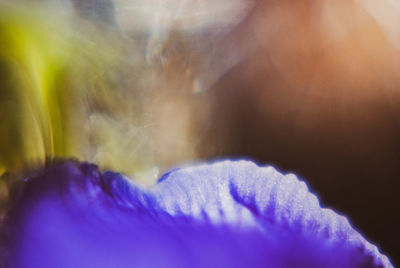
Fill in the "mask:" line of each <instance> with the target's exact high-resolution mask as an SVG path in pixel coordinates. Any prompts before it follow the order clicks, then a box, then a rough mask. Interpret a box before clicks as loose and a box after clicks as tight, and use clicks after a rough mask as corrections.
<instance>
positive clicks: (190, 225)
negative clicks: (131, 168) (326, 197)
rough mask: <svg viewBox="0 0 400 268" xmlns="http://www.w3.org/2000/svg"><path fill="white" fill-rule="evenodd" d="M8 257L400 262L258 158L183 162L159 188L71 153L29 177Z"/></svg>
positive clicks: (90, 263) (67, 262)
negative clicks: (72, 157)
mask: <svg viewBox="0 0 400 268" xmlns="http://www.w3.org/2000/svg"><path fill="white" fill-rule="evenodd" d="M5 222H6V224H5V228H4V232H5V238H6V239H5V240H6V241H7V243H6V246H5V247H4V249H5V251H4V252H3V254H4V257H5V258H4V259H5V260H6V266H7V267H12V268H22V267H24V268H26V267H29V268H36V267H38V268H39V267H40V268H46V267H57V268H63V267H96V268H99V267H117V268H119V267H144V268H146V267H174V268H176V267H274V268H275V267H276V268H280V267H291V268H292V267H308V268H310V267H335V268H336V267H342V268H344V267H392V265H391V263H390V261H389V259H388V258H387V257H386V256H384V255H382V254H381V253H380V252H379V251H378V249H377V247H376V246H374V245H372V244H370V243H369V242H368V241H366V239H364V238H363V236H362V235H361V234H359V233H358V232H357V231H356V230H354V229H353V228H352V226H351V225H350V224H349V222H348V220H347V219H346V218H345V217H343V216H340V215H338V214H336V213H335V212H334V211H332V210H330V209H325V208H321V207H320V205H319V202H318V199H317V197H316V196H315V195H313V194H312V193H310V192H309V190H308V188H307V186H306V184H305V183H304V182H302V181H300V180H299V179H298V178H297V177H296V176H295V175H293V174H288V175H283V174H281V173H279V172H278V171H276V170H275V169H274V168H273V167H259V166H257V165H255V164H254V163H252V162H249V161H234V162H232V161H223V162H216V163H211V164H202V165H197V166H190V167H184V168H179V169H174V170H172V171H170V172H168V173H166V174H165V175H163V176H162V177H161V178H160V179H159V180H158V183H157V184H156V185H155V186H153V187H152V188H143V187H141V186H139V185H136V184H134V183H132V182H130V181H129V180H128V179H127V178H125V177H124V176H123V175H121V174H119V173H115V172H110V171H106V172H103V173H101V172H100V171H99V170H98V168H97V166H95V165H93V164H89V163H79V162H75V161H67V162H64V163H61V164H58V165H55V166H53V167H51V168H48V169H47V170H44V171H42V172H41V173H40V174H37V175H35V176H32V177H30V178H28V179H26V180H25V181H24V183H23V185H22V186H21V187H20V189H19V191H18V197H17V198H16V200H15V203H14V205H13V206H12V207H11V208H10V210H9V212H8V214H7V216H6V221H5Z"/></svg>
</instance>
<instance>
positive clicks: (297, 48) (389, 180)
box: [206, 1, 400, 266]
mask: <svg viewBox="0 0 400 268" xmlns="http://www.w3.org/2000/svg"><path fill="white" fill-rule="evenodd" d="M301 2H302V3H299V4H295V3H293V1H268V3H266V2H265V3H261V4H260V5H259V7H258V8H256V10H255V12H254V13H253V14H252V15H250V16H249V18H248V19H247V20H246V21H244V23H243V24H242V25H241V28H239V29H238V30H237V31H236V32H235V33H234V35H236V38H237V40H242V41H241V42H242V45H243V46H245V45H246V42H248V43H249V42H252V43H254V42H257V41H260V40H261V41H260V45H259V46H258V47H257V48H256V49H255V50H254V51H252V53H250V56H249V57H247V58H246V59H245V60H244V61H243V62H242V63H241V64H240V65H239V66H237V67H235V68H234V69H232V70H231V71H230V72H228V73H227V74H226V75H225V76H224V77H222V78H221V80H220V81H219V82H218V83H217V84H216V86H215V88H214V91H212V92H211V93H209V94H212V95H213V97H212V98H211V99H213V108H212V109H213V110H212V114H213V118H215V122H214V123H212V126H211V131H210V132H211V133H212V134H211V135H210V138H209V139H207V140H206V142H207V143H211V144H212V145H213V146H214V147H215V148H216V149H215V150H216V151H217V153H216V155H219V156H220V157H227V156H229V157H234V158H242V157H247V158H250V159H253V160H255V161H257V162H258V163H260V164H272V165H274V166H275V167H276V168H278V169H279V170H280V171H282V172H284V173H286V172H293V173H295V174H297V175H298V176H299V177H301V178H302V179H303V180H305V181H306V183H307V185H308V186H309V188H310V189H311V191H312V192H314V193H316V194H317V195H318V197H319V199H320V202H321V204H322V205H323V206H324V207H330V208H334V209H335V210H336V211H338V212H339V213H341V214H344V215H346V216H347V217H348V218H349V220H350V222H351V224H352V225H353V226H354V227H355V228H356V229H357V230H359V231H360V232H361V233H362V234H363V235H364V237H365V238H366V239H368V240H369V241H371V242H372V243H375V244H376V245H377V246H378V247H379V249H380V250H381V252H383V253H384V254H386V255H388V256H389V258H390V259H391V261H392V263H393V265H395V266H396V265H399V264H400V250H399V246H398V241H400V229H399V226H400V217H399V211H400V191H399V186H400V182H399V179H400V79H399V77H400V76H399V74H400V72H399V70H400V69H399V68H398V67H399V65H398V63H397V62H398V61H397V60H398V59H399V54H398V51H397V49H395V48H394V47H393V46H392V44H391V43H390V42H389V41H388V39H387V36H386V35H385V34H384V32H383V31H384V30H383V29H382V28H381V27H380V26H379V25H378V24H377V22H376V21H374V20H373V19H371V17H370V15H369V14H367V13H365V12H364V11H362V10H361V11H360V7H359V6H356V5H355V4H351V3H353V2H352V1H338V2H337V3H342V4H343V5H344V6H343V7H345V8H347V9H346V12H347V13H346V14H345V15H343V16H342V17H340V16H338V17H337V19H338V21H337V23H338V24H339V23H340V20H344V25H346V27H345V28H346V29H347V30H349V33H348V35H346V38H342V39H341V41H335V40H336V39H335V38H332V37H331V36H330V35H329V34H330V33H329V32H327V31H326V30H325V29H324V28H322V26H321V23H320V22H321V17H320V16H316V14H321V6H320V4H319V3H317V1H301ZM285 3H286V4H287V5H285ZM279 11H282V12H284V13H283V14H284V15H282V13H279ZM277 13H279V14H280V15H282V16H283V17H285V16H288V17H287V18H286V19H283V21H282V20H281V21H279V23H276V24H275V25H274V22H276V17H275V19H274V14H277ZM288 14H289V15H288ZM333 14H335V13H333ZM340 14H342V13H339V15H340ZM271 17H272V19H271V20H269V18H271ZM260 18H261V19H260ZM274 20H275V21H274ZM354 24H356V25H355V26H354ZM257 25H258V26H257ZM268 25H269V26H268ZM271 25H272V26H271ZM264 26H265V28H263V27H264ZM257 27H258V28H260V27H261V29H262V32H263V33H264V34H265V35H257V34H256V33H255V32H257V31H258V30H257ZM352 27H353V28H352ZM260 36H262V37H260ZM260 38H261V39H260ZM263 38H265V39H263ZM265 40H266V41H265ZM239 45H240V44H239Z"/></svg>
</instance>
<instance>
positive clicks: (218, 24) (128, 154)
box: [0, 0, 400, 265]
mask: <svg viewBox="0 0 400 268" xmlns="http://www.w3.org/2000/svg"><path fill="white" fill-rule="evenodd" d="M399 23H400V4H398V3H397V2H395V1H391V0H383V1H374V0H366V1H356V0H335V1H321V0H304V1H293V0H279V1H278V0H268V1H266V0H234V1H232V0H231V1H228V0H213V1H211V0H202V1H198V0H197V1H196V0H168V1H163V0H151V1H149V0H148V1H144V0H114V1H111V0H48V1H45V0H42V1H39V0H36V1H23V0H18V1H12V2H11V1H4V0H3V1H0V176H1V179H0V200H1V206H2V208H5V207H6V205H7V201H8V198H9V195H10V194H9V192H10V190H9V189H10V186H11V185H12V184H13V183H14V182H15V181H17V180H19V179H22V178H23V177H24V176H26V175H27V174H30V173H31V172H33V171H34V170H36V169H38V168H40V167H41V166H43V165H47V164H51V163H52V162H54V161H56V160H57V159H60V158H61V159H62V158H71V157H72V158H77V159H79V160H82V161H90V162H94V163H96V164H98V165H99V167H100V168H101V169H113V170H115V171H120V172H122V173H124V174H126V175H127V176H129V177H130V178H131V179H132V180H135V181H136V182H137V183H140V184H143V185H147V186H150V185H152V184H154V183H155V181H156V180H157V178H158V176H159V175H160V173H163V172H165V171H166V170H168V169H170V168H173V167H174V166H176V165H181V164H182V163H183V164H185V163H190V162H195V161H204V160H210V159H211V160H213V159H221V158H237V159H239V158H246V159H252V160H254V161H256V162H258V163H259V164H262V165H266V164H271V165H274V166H275V167H277V168H278V169H279V170H280V171H282V172H284V173H287V172H292V173H295V174H297V175H298V176H300V177H301V178H302V179H304V180H305V181H306V182H307V184H308V186H309V187H310V189H311V190H312V192H314V193H316V194H317V195H318V196H319V199H320V201H321V203H322V204H323V206H326V207H331V208H334V209H335V210H337V211H339V212H340V213H342V214H345V215H347V216H349V218H350V221H351V223H352V225H353V226H354V227H355V228H356V229H358V230H360V232H361V233H362V234H364V235H365V237H366V238H367V239H368V240H370V241H371V242H373V243H375V244H377V245H378V246H379V247H380V250H381V251H382V252H383V253H385V254H387V255H388V256H389V257H390V258H391V260H392V263H393V264H394V265H396V264H400V251H399V247H398V246H397V242H398V241H399V240H400V228H399V225H400V216H399V212H400V190H399V186H400V183H399V179H400V75H399V74H400V28H399V27H398V25H399Z"/></svg>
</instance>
